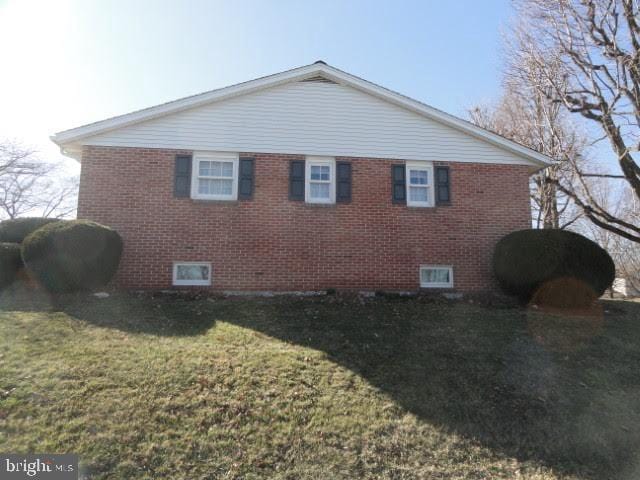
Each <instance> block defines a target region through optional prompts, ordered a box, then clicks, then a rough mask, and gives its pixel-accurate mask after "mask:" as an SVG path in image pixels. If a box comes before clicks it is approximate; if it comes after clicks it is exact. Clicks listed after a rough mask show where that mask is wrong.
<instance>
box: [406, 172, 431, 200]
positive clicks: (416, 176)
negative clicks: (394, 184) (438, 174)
mask: <svg viewBox="0 0 640 480" xmlns="http://www.w3.org/2000/svg"><path fill="white" fill-rule="evenodd" d="M406 169H407V175H406V177H407V205H408V206H410V207H433V205H434V188H433V165H432V164H431V163H429V162H407V165H406Z"/></svg>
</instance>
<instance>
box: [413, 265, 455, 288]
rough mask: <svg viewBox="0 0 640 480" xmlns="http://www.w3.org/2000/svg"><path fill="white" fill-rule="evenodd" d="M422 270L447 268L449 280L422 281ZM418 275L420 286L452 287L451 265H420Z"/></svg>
mask: <svg viewBox="0 0 640 480" xmlns="http://www.w3.org/2000/svg"><path fill="white" fill-rule="evenodd" d="M423 270H448V271H449V282H433V283H424V282H423V281H422V271H423ZM418 275H419V280H420V288H453V266H452V265H420V270H419V272H418Z"/></svg>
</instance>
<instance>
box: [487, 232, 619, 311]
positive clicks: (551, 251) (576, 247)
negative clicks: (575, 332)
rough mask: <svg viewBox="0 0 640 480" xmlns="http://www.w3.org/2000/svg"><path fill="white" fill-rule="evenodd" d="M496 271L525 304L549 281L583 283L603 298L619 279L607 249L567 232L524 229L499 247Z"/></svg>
mask: <svg viewBox="0 0 640 480" xmlns="http://www.w3.org/2000/svg"><path fill="white" fill-rule="evenodd" d="M493 269H494V273H495V275H496V278H497V279H498V283H499V284H500V286H501V287H502V289H503V290H504V291H505V292H506V293H508V294H510V295H515V296H517V297H519V298H520V300H522V301H525V302H528V301H529V300H531V297H532V295H533V294H534V292H536V291H537V290H538V289H540V287H542V286H543V285H545V284H546V283H547V282H550V281H552V280H556V279H560V278H573V279H577V280H580V281H581V282H584V284H586V285H587V286H588V287H589V288H590V289H591V290H592V291H593V294H594V295H595V296H596V297H599V296H600V295H602V294H603V293H604V291H605V290H606V289H607V288H608V287H609V286H611V284H612V283H613V279H614V276H615V266H614V263H613V260H612V259H611V257H610V256H609V254H608V253H607V252H606V251H605V250H604V249H602V248H601V247H600V246H599V245H597V244H596V243H594V242H592V241H591V240H589V239H588V238H585V237H583V236H582V235H578V234H577V233H573V232H567V231H564V230H521V231H518V232H513V233H511V234H509V235H506V236H505V237H503V238H502V239H500V241H499V242H498V244H497V245H496V248H495V252H494V255H493ZM552 285H555V287H554V288H562V287H561V286H560V285H559V284H552ZM545 292H546V293H545V294H544V295H543V296H544V297H545V298H548V297H549V295H550V294H549V292H548V291H547V290H545ZM576 295H577V296H579V295H578V294H577V293H576ZM577 296H576V298H577ZM587 297H588V295H587V296H586V297H584V298H585V301H586V299H587ZM572 301H573V300H572ZM556 306H558V305H556Z"/></svg>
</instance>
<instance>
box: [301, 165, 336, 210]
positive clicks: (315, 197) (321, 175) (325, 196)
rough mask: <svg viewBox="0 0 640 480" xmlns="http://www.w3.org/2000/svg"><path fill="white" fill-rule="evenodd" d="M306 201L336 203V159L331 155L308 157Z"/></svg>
mask: <svg viewBox="0 0 640 480" xmlns="http://www.w3.org/2000/svg"><path fill="white" fill-rule="evenodd" d="M305 164H306V172H305V179H306V180H305V182H306V185H305V196H306V199H305V201H306V202H307V203H336V161H335V159H334V158H331V157H307V161H306V162H305Z"/></svg>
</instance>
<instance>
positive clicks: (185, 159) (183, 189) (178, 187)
mask: <svg viewBox="0 0 640 480" xmlns="http://www.w3.org/2000/svg"><path fill="white" fill-rule="evenodd" d="M191 160H192V158H191V155H176V163H175V169H174V173H173V196H174V197H189V196H191Z"/></svg>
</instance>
